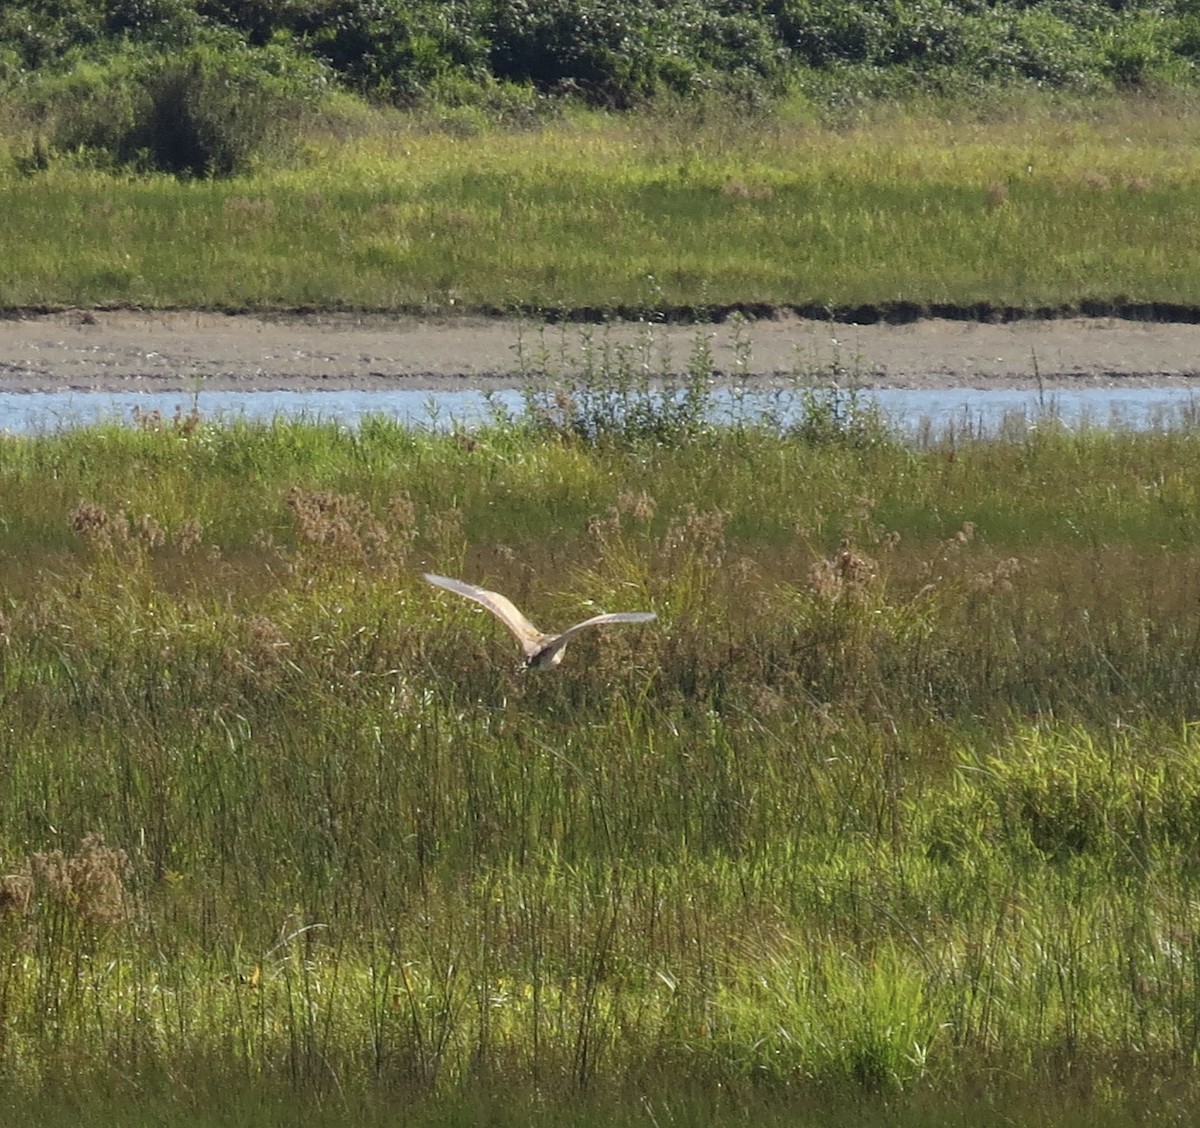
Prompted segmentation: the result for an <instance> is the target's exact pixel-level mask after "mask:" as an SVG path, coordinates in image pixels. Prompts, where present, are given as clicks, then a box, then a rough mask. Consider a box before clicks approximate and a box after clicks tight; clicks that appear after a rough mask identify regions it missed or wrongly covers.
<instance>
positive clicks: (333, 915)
mask: <svg viewBox="0 0 1200 1128" xmlns="http://www.w3.org/2000/svg"><path fill="white" fill-rule="evenodd" d="M543 375H544V374H543ZM706 376H707V374H706V373H705V372H703V371H701V370H697V371H695V372H694V373H693V375H692V377H691V379H690V382H689V383H688V384H687V386H686V387H685V388H683V389H681V392H682V393H684V394H682V395H681V398H680V401H679V402H680V403H682V404H683V405H684V406H682V407H679V406H675V407H672V406H671V405H670V404H668V403H667V402H666V401H664V400H663V399H662V398H661V397H659V396H657V394H656V393H655V392H654V390H653V389H652V388H650V387H649V386H647V385H642V386H640V387H638V386H635V385H633V384H631V383H630V382H629V381H628V380H627V379H626V378H625V376H624V375H622V374H621V373H620V372H618V373H615V374H614V373H613V372H611V371H610V372H607V373H603V374H600V376H598V377H596V378H594V379H592V380H591V381H590V382H589V384H588V386H587V387H583V386H581V385H579V384H576V383H573V382H572V381H571V380H570V379H559V380H557V381H556V380H555V379H552V378H545V379H543V381H542V383H541V386H540V387H539V388H531V390H530V392H529V395H528V398H527V401H526V405H525V408H524V409H523V410H522V411H520V412H519V413H517V414H516V415H515V416H513V417H509V418H501V417H500V416H499V415H498V416H497V418H496V419H495V420H494V421H493V422H492V423H490V424H488V425H486V426H482V427H479V428H476V429H474V430H472V431H470V432H466V431H462V430H451V431H448V432H443V433H431V432H425V431H420V430H415V429H407V428H404V427H401V426H398V425H396V424H394V423H391V422H389V421H386V420H383V419H374V420H370V421H368V422H366V423H365V424H364V425H363V426H362V427H361V428H359V429H357V430H346V429H343V428H339V427H336V426H334V425H330V424H323V423H320V422H317V421H312V420H309V421H283V420H280V421H276V422H274V423H270V424H255V423H248V422H242V423H215V422H210V421H206V420H204V419H201V418H199V417H197V416H195V415H187V414H180V415H179V416H177V417H175V418H160V417H158V416H156V415H151V416H142V417H140V418H138V419H137V420H135V421H134V424H133V425H130V426H116V425H112V426H100V427H88V428H82V429H78V430H64V431H62V432H58V433H50V434H44V435H38V436H27V437H17V436H6V437H4V438H2V439H0V482H2V483H3V487H2V488H3V506H2V512H3V520H2V522H0V601H2V602H0V606H2V608H3V614H2V617H0V695H2V710H0V716H3V718H4V738H3V743H4V748H5V753H4V756H3V757H2V758H0V780H2V786H0V858H2V860H3V861H2V867H3V875H2V876H0V936H2V941H0V942H2V943H3V946H4V952H5V957H4V959H3V961H2V962H0V1075H2V1077H3V1086H2V1093H3V1096H2V1097H0V1103H2V1105H3V1107H5V1108H6V1110H7V1111H8V1112H9V1114H10V1116H12V1117H13V1118H14V1119H15V1118H20V1119H21V1120H22V1121H23V1122H38V1123H46V1124H56V1123H60V1122H61V1123H66V1122H68V1120H69V1122H71V1123H75V1124H77V1123H80V1122H84V1123H92V1122H94V1123H112V1122H114V1121H115V1120H119V1121H120V1122H122V1123H132V1124H140V1123H146V1124H150V1123H153V1124H176V1123H178V1124H202V1123H212V1124H224V1123H230V1124H232V1123H238V1124H276V1123H278V1124H284V1123H295V1122H296V1121H297V1120H298V1119H301V1118H302V1119H303V1120H304V1121H305V1122H306V1123H315V1124H322V1123H329V1124H334V1123H344V1122H345V1121H346V1120H347V1119H349V1118H350V1117H354V1118H355V1119H357V1120H358V1121H360V1122H362V1123H364V1124H367V1125H373V1124H385V1123H388V1124H393V1123H397V1122H403V1123H413V1124H426V1123H427V1124H430V1125H433V1124H438V1125H443V1124H452V1123H463V1124H467V1123H472V1124H474V1123H481V1122H487V1123H494V1124H499V1125H505V1124H509V1123H511V1124H514V1125H515V1124H540V1123H545V1124H554V1123H564V1122H566V1123H577V1124H593V1123H594V1124H597V1125H607V1124H612V1123H642V1124H647V1125H659V1124H666V1123H671V1124H682V1125H691V1124H695V1125H701V1124H704V1125H708V1124H775V1123H778V1124H804V1123H814V1124H815V1123H822V1124H832V1125H859V1124H861V1125H868V1124H896V1125H927V1124H951V1123H955V1124H957V1123H972V1124H977V1123H989V1122H996V1123H999V1122H1004V1123H1009V1124H1011V1123H1029V1124H1034V1123H1046V1122H1053V1123H1062V1124H1072V1123H1077V1124H1089V1125H1091V1124H1114V1125H1118V1124H1120V1125H1123V1124H1132V1123H1145V1122H1147V1120H1148V1119H1153V1120H1163V1121H1166V1120H1175V1121H1178V1120H1180V1119H1186V1118H1187V1117H1188V1116H1189V1115H1190V1110H1191V1109H1193V1108H1194V1107H1195V1102H1196V1100H1197V1099H1198V1098H1200V1091H1198V1087H1197V1082H1196V1077H1195V1072H1194V1064H1195V1060H1196V1055H1197V1052H1198V1050H1200V1023H1198V1022H1197V1014H1198V1013H1200V1011H1198V1000H1200V926H1198V922H1197V918H1196V903H1197V900H1198V898H1200V868H1198V859H1200V730H1198V729H1197V727H1196V721H1197V718H1198V716H1200V672H1198V671H1200V663H1198V661H1197V658H1198V655H1200V614H1198V606H1197V599H1196V592H1197V590H1198V584H1200V553H1198V552H1197V549H1196V545H1195V529H1196V525H1197V521H1198V520H1200V492H1198V489H1197V482H1198V481H1200V473H1198V472H1200V431H1197V428H1196V426H1195V420H1194V418H1192V417H1191V416H1190V415H1189V414H1188V413H1182V414H1181V415H1179V416H1177V417H1173V418H1171V419H1168V420H1166V421H1164V426H1163V427H1162V428H1160V429H1159V430H1157V431H1153V432H1143V433H1132V432H1130V431H1126V430H1123V429H1120V428H1115V429H1093V428H1084V429H1082V430H1080V431H1076V432H1070V431H1067V430H1066V429H1065V428H1063V427H1061V426H1059V425H1058V424H1057V422H1056V420H1055V418H1054V416H1053V413H1052V412H1050V411H1047V412H1046V413H1045V414H1043V415H1039V416H1037V417H1030V418H1025V417H1013V418H1011V419H1009V420H1007V421H1006V423H1005V425H1004V427H1003V428H1002V430H1001V431H1000V432H999V433H998V434H996V435H993V436H981V435H979V434H968V433H964V431H963V429H960V430H959V431H958V432H957V433H955V432H954V431H953V430H947V431H944V432H941V433H935V432H934V431H932V430H929V429H927V430H926V431H924V432H923V433H921V434H920V435H918V436H917V437H916V438H915V439H909V440H906V441H903V442H902V441H900V440H899V439H898V438H896V437H895V436H893V435H892V434H890V433H889V432H888V431H887V429H886V428H885V427H883V425H882V424H881V422H880V421H879V420H878V419H877V418H875V417H874V416H873V415H872V414H871V412H870V411H868V410H866V409H865V408H864V406H863V405H862V403H861V402H859V401H858V400H857V398H856V397H855V396H854V395H853V394H852V393H847V392H838V391H828V390H822V389H821V387H820V386H818V385H806V386H801V385H797V386H796V387H795V388H794V389H792V393H791V394H793V395H794V396H795V397H796V402H797V404H798V405H799V409H800V410H799V414H798V416H796V417H795V419H794V421H792V422H789V423H781V422H780V420H779V419H778V418H775V417H772V416H770V415H769V414H759V415H754V414H752V413H748V414H746V415H744V416H743V417H742V418H741V419H739V420H736V421H734V422H732V423H730V424H727V425H725V426H722V427H713V426H711V425H709V424H706V423H705V422H704V421H703V418H702V415H701V409H702V408H703V407H704V406H705V403H706V393H705V392H704V390H703V389H704V387H705V386H706V384H705V380H706ZM606 381H607V382H606ZM689 395H690V397H691V398H690V399H689V398H688V397H689ZM614 405H616V406H618V407H619V410H610V409H614ZM424 570H436V571H439V572H443V573H446V574H450V575H456V576H464V577H467V578H469V579H472V580H474V581H477V582H480V583H486V584H488V585H489V586H493V587H495V588H496V589H498V590H500V591H503V592H505V593H507V594H508V595H510V596H511V597H512V598H513V600H514V601H515V602H516V603H517V604H518V605H519V606H521V607H522V608H524V609H525V610H526V611H527V612H528V613H529V615H530V616H531V617H532V618H533V619H534V620H535V621H536V622H538V623H539V624H541V625H544V626H547V627H549V626H554V625H560V624H566V623H568V622H573V621H575V620H576V619H577V618H582V617H585V616H587V615H588V614H592V613H595V612H596V611H598V610H601V609H604V610H617V609H623V610H634V609H650V610H654V611H656V612H657V613H658V620H657V621H656V622H654V623H651V624H649V625H647V626H645V627H642V626H636V627H633V626H628V627H623V628H612V629H611V630H608V631H606V632H599V631H597V632H592V633H591V634H590V635H585V636H582V637H580V638H579V639H578V640H576V641H574V642H573V643H572V645H571V648H570V650H569V651H568V653H567V655H566V659H565V661H564V663H563V665H562V667H561V668H560V669H559V670H557V671H550V672H545V673H542V672H534V671H524V670H522V669H520V668H518V665H517V661H516V659H517V648H516V646H515V644H514V640H513V639H512V638H511V636H510V635H509V634H508V633H507V631H505V630H504V628H503V627H502V626H501V625H500V624H499V623H497V622H496V621H495V620H494V619H492V618H491V617H490V616H488V615H487V614H486V612H483V611H482V610H481V609H479V608H476V607H475V606H474V605H473V604H469V603H467V602H466V601H463V600H460V599H457V598H455V597H453V596H452V595H449V594H447V593H445V592H442V591H440V590H437V589H434V588H433V587H431V586H429V585H427V584H425V583H424V582H423V581H422V579H421V578H420V573H421V572H422V571H424Z"/></svg>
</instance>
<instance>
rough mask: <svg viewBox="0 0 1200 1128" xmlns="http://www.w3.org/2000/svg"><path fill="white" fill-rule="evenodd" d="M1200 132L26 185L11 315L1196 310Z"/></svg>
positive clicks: (367, 146)
mask: <svg viewBox="0 0 1200 1128" xmlns="http://www.w3.org/2000/svg"><path fill="white" fill-rule="evenodd" d="M879 116H880V117H882V115H879ZM1196 121H1197V118H1196V112H1195V109H1194V107H1193V106H1191V105H1190V104H1189V103H1188V102H1187V101H1186V99H1184V98H1183V97H1182V96H1171V97H1166V96H1164V97H1163V98H1162V99H1160V100H1158V101H1155V100H1154V99H1152V98H1148V97H1142V98H1131V99H1129V100H1126V101H1117V102H1106V103H1096V104H1091V105H1088V104H1077V105H1075V106H1073V107H1067V108H1063V107H1062V106H1059V105H1056V104H1055V103H1053V102H1050V101H1046V102H1045V103H1044V104H1043V103H1038V102H1035V101H1030V102H1028V103H1023V104H1017V105H1009V106H1008V107H1007V108H1006V109H1005V110H1004V111H1003V112H1000V113H994V114H993V115H992V117H991V118H990V120H981V119H980V117H979V116H976V117H974V118H973V117H971V116H969V115H964V114H962V113H961V112H951V111H948V110H947V109H946V108H945V107H930V108H928V110H927V111H926V112H924V113H917V112H913V113H910V114H909V115H908V116H904V115H901V114H893V115H891V116H889V117H886V118H883V120H872V119H871V118H870V117H869V116H866V115H860V117H859V119H858V120H852V121H848V122H842V123H840V125H839V126H838V127H836V128H834V127H830V126H828V125H822V124H820V123H818V122H816V121H814V120H813V119H812V116H811V115H805V114H804V113H791V114H789V113H788V112H787V111H786V110H785V111H782V112H781V113H779V114H777V115H775V116H773V117H771V118H769V119H764V118H762V117H761V116H760V117H754V118H736V119H734V118H729V117H728V116H727V115H726V116H724V117H722V116H720V115H717V116H715V117H713V116H709V117H701V118H698V119H694V120H693V119H690V118H689V119H687V120H686V121H684V122H678V121H676V120H675V119H674V118H672V117H671V116H670V115H659V116H653V115H649V116H646V117H642V118H638V117H633V118H625V119H613V118H606V117H603V116H584V115H575V116H572V117H568V118H564V119H563V120H559V121H554V122H550V123H548V124H547V125H546V126H545V127H544V128H541V129H538V130H536V131H532V132H530V131H525V132H507V131H498V130H492V129H489V130H485V131H483V132H480V133H478V134H477V135H473V136H467V137H464V136H457V135H455V136H451V135H447V134H446V133H445V132H438V131H436V130H430V129H429V128H428V126H427V123H422V122H421V121H414V120H406V119H398V120H397V119H388V120H387V122H386V123H382V124H380V125H379V126H378V127H377V128H374V129H368V130H365V131H364V130H362V129H355V130H351V131H349V132H346V131H341V132H338V131H330V133H328V134H314V135H313V136H312V138H311V139H310V141H309V143H308V147H307V150H306V152H305V155H304V158H303V160H301V161H298V162H297V164H296V166H295V167H293V168H290V169H283V170H275V171H263V172H260V173H257V174H253V175H247V176H242V177H237V178H233V179H230V180H226V181H220V182H216V181H199V180H193V181H185V182H180V181H178V180H176V179H173V178H170V177H166V176H161V177H142V178H128V177H124V176H115V175H111V174H108V173H103V172H98V171H95V170H92V169H88V168H86V167H73V166H72V165H71V163H70V162H58V163H55V164H52V165H51V166H50V167H49V168H46V169H42V170H39V171H34V172H32V173H29V174H20V173H18V172H17V171H15V170H14V169H11V168H10V169H8V170H7V171H5V172H3V173H2V174H0V175H3V186H4V196H5V208H4V209H3V212H2V213H0V263H3V266H2V267H0V305H4V306H39V305H85V306H87V305H94V304H98V303H107V302H117V303H125V302H136V303H138V304H142V305H150V306H159V307H162V306H166V307H172V306H205V307H211V306H218V307H235V308H242V307H254V308H278V307H288V308H292V307H306V306H316V307H319V308H330V307H335V308H336V307H350V308H366V309H397V308H405V309H410V310H411V309H415V310H430V309H433V310H441V311H447V312H453V311H458V310H463V309H485V310H513V309H527V308H531V307H533V308H538V309H547V310H562V309H568V310H576V309H589V310H613V309H616V308H618V307H619V308H621V309H623V310H625V311H627V312H628V311H638V310H648V311H654V310H664V309H673V308H682V309H688V310H696V309H704V308H710V307H720V306H727V305H738V304H744V303H751V304H753V303H766V304H772V305H788V304H792V303H799V304H802V305H804V306H805V307H806V308H812V307H824V306H830V307H834V308H837V307H845V306H850V307H855V306H860V305H883V304H886V303H895V302H912V303H918V304H922V303H939V302H941V303H949V304H953V305H961V306H969V305H971V304H973V303H990V304H992V305H995V306H1001V307H1005V306H1014V307H1023V308H1038V307H1042V306H1048V307H1057V306H1061V305H1070V306H1074V305H1077V304H1078V303H1079V302H1081V301H1085V300H1087V299H1098V300H1101V301H1132V302H1155V301H1158V302H1168V303H1183V304H1195V303H1196V293H1195V283H1194V278H1195V277H1196V274H1197V271H1196V262H1195V260H1196V254H1197V249H1196V247H1195V246H1194V245H1193V242H1192V241H1191V237H1190V235H1189V232H1192V231H1194V230H1196V229H1197V224H1196V223H1195V222H1194V219H1195V211H1196V207H1197V198H1198V197H1197V191H1198V189H1197V166H1196V158H1195V152H1196V146H1195V145H1194V144H1193V143H1192V142H1193V140H1194V135H1195V132H1196ZM1166 231H1169V232H1171V233H1172V234H1171V238H1170V239H1166V238H1164V235H1163V233H1164V232H1166ZM1114 233H1118V235H1117V236H1116V237H1114ZM297 246H301V247H303V254H302V255H299V256H298V255H297V254H296V253H295V252H296V247H297Z"/></svg>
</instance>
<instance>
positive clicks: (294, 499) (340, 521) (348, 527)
mask: <svg viewBox="0 0 1200 1128" xmlns="http://www.w3.org/2000/svg"><path fill="white" fill-rule="evenodd" d="M284 504H285V505H286V506H287V507H288V508H289V509H290V510H291V511H292V514H293V516H294V517H295V519H296V526H297V530H298V532H299V534H300V539H301V540H303V541H305V542H306V543H308V544H312V545H319V546H321V547H324V548H331V549H333V550H334V551H335V552H336V553H342V554H346V555H354V556H357V555H361V554H362V552H363V551H364V550H367V549H369V550H373V551H382V550H384V549H386V548H387V547H388V544H389V537H388V532H387V529H386V528H384V526H383V525H382V524H381V523H380V522H379V521H378V520H377V519H376V517H375V515H374V514H373V513H372V512H371V507H370V506H369V505H368V504H367V503H366V502H365V501H364V500H363V499H362V498H359V497H353V496H350V495H347V494H335V493H332V492H330V491H328V490H305V489H302V488H301V487H299V486H292V487H291V488H290V489H289V490H288V492H287V494H286V495H285V497H284Z"/></svg>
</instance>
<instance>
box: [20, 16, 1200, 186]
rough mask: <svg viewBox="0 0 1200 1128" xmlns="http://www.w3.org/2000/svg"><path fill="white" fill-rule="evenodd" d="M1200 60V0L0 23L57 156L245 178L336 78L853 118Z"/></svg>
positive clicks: (1099, 85) (405, 91) (1185, 78)
mask: <svg viewBox="0 0 1200 1128" xmlns="http://www.w3.org/2000/svg"><path fill="white" fill-rule="evenodd" d="M1198 60H1200V9H1198V8H1197V6H1196V4H1195V3H1194V2H1193V0H1174V2H1168V3H1163V4H1152V3H1149V2H1147V0H1018V2H1015V3H1004V4H1000V3H989V2H985V0H854V2H850V3H844V2H841V0H720V2H717V3H706V2H704V0H657V2H656V3H654V4H644V3H641V2H639V0H561V2H559V3H555V4H546V3H541V2H538V0H447V2H442V0H102V2H100V3H90V2H86V0H18V2H17V3H10V4H5V5H2V6H0V89H6V90H8V91H10V94H9V97H10V99H16V100H17V101H18V102H19V103H20V104H21V105H23V106H25V107H27V108H28V109H29V111H30V112H31V113H32V114H33V120H34V121H35V123H36V127H37V131H38V132H40V133H41V134H42V135H43V136H44V137H48V138H50V141H51V144H52V146H53V147H54V148H58V149H63V148H66V149H72V150H84V151H87V152H89V153H92V154H107V157H108V159H111V160H114V161H121V162H127V161H129V160H131V159H132V157H131V154H137V159H138V161H139V162H140V163H144V164H146V165H148V166H151V167H157V168H170V169H174V170H176V171H182V172H187V173H193V174H200V173H206V172H226V171H233V170H235V169H237V168H241V167H245V166H246V164H247V163H248V162H249V161H251V160H252V159H253V157H254V154H256V153H257V154H261V153H262V152H263V151H264V147H265V146H266V145H267V141H268V139H270V138H271V137H273V136H276V135H278V134H280V133H283V134H286V132H287V130H286V129H281V126H282V125H286V122H287V120H288V119H290V118H291V117H294V114H295V110H296V109H297V108H302V107H303V106H304V105H307V104H309V103H310V102H311V100H312V98H313V97H314V96H316V95H319V93H320V90H321V89H322V88H323V87H324V85H325V82H326V80H327V79H328V81H330V82H337V83H340V84H341V85H342V86H343V87H344V88H346V89H349V90H353V91H355V92H356V93H359V94H363V95H365V96H367V97H369V98H372V99H375V100H379V101H383V102H388V103H392V104H402V105H411V104H413V103H416V102H419V101H424V102H431V101H434V102H437V101H440V102H443V103H446V104H449V105H450V106H453V107H479V106H481V105H484V104H486V103H487V102H488V100H489V98H491V97H492V95H489V94H488V93H487V92H488V91H491V92H493V94H494V92H495V91H496V90H502V91H505V90H520V89H525V90H529V91H533V92H534V95H533V96H534V97H535V98H540V97H544V96H545V95H547V94H553V95H568V96H571V97H574V98H579V99H582V100H584V101H586V102H589V103H591V104H594V105H601V106H607V107H613V108H628V107H632V106H635V105H637V104H639V103H642V102H645V101H646V100H649V99H653V98H657V97H660V96H662V95H671V96H684V97H691V96H694V95H695V94H697V93H700V92H704V91H709V90H716V91H719V92H721V93H722V94H723V95H727V96H728V95H731V96H733V97H734V98H735V99H736V100H737V101H739V102H742V103H747V102H749V103H751V104H761V102H762V101H763V100H765V99H766V98H768V97H770V96H772V95H774V94H777V93H780V92H782V91H783V90H785V89H787V87H788V85H789V83H790V84H791V85H792V87H793V88H798V89H802V90H803V91H804V92H805V93H806V95H807V96H809V97H814V98H817V99H820V98H825V99H826V100H828V101H830V102H832V103H834V104H843V103H846V102H847V101H848V100H849V101H858V100H861V99H863V98H880V97H882V98H888V97H898V96H903V95H904V94H906V93H908V92H915V91H922V90H925V91H933V92H961V91H962V90H964V89H966V90H976V91H979V90H983V89H990V88H994V87H995V86H997V85H1003V84H1006V83H1020V84H1030V83H1032V84H1035V85H1037V86H1046V87H1055V88H1070V89H1076V90H1088V89H1114V88H1116V89H1120V88H1128V87H1141V86H1146V85H1148V84H1154V83H1165V84H1171V85H1176V86H1178V85H1188V84H1190V83H1192V82H1193V81H1194V74H1195V66H1196V63H1197V61H1198ZM471 89H475V90H477V91H479V92H481V93H480V94H479V95H478V96H471V95H470V94H469V93H468V91H469V90H471ZM505 100H508V101H511V99H509V98H508V96H507V95H505ZM538 112H540V111H538ZM538 112H535V114H534V117H537V116H538ZM500 116H504V115H500ZM528 116H529V115H528V113H526V112H525V110H524V109H522V112H521V113H520V114H519V115H518V117H519V118H520V119H521V120H525V119H526V118H527V117H528Z"/></svg>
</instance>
